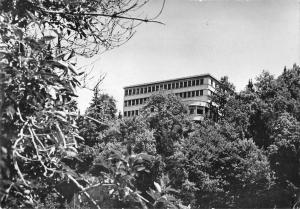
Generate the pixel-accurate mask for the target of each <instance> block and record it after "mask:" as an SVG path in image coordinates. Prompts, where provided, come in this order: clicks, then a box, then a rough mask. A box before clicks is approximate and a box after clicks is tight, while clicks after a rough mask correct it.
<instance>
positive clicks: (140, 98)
mask: <svg viewBox="0 0 300 209" xmlns="http://www.w3.org/2000/svg"><path fill="white" fill-rule="evenodd" d="M216 84H218V80H216V79H215V78H213V77H212V76H211V75H209V74H206V75H200V76H192V77H187V78H178V79H173V80H167V81H161V82H152V83H146V84H141V85H134V86H128V87H125V88H124V102H123V113H124V116H125V117H127V116H128V111H130V112H131V113H130V116H132V111H134V115H136V113H139V112H138V110H140V109H141V108H142V107H143V106H144V104H145V102H147V98H149V97H150V96H151V95H153V94H155V93H158V92H162V91H163V92H164V93H167V94H175V95H177V96H181V99H182V101H183V103H185V104H187V105H189V104H192V103H195V102H198V101H200V102H207V103H208V102H210V96H211V94H212V92H214V91H215V87H216ZM149 90H150V92H149ZM145 92H146V93H145ZM188 95H189V96H190V97H188ZM184 96H185V98H184ZM192 96H193V97H192ZM141 102H142V104H141Z"/></svg>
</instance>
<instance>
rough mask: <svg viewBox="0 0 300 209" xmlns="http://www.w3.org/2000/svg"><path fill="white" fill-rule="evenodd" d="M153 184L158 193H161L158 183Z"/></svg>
mask: <svg viewBox="0 0 300 209" xmlns="http://www.w3.org/2000/svg"><path fill="white" fill-rule="evenodd" d="M153 184H154V186H155V188H156V190H157V191H158V192H159V193H161V187H160V185H159V184H158V183H156V182H153Z"/></svg>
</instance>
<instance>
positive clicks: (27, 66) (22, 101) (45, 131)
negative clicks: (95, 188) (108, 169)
mask: <svg viewBox="0 0 300 209" xmlns="http://www.w3.org/2000/svg"><path fill="white" fill-rule="evenodd" d="M146 2H147V1H131V0H130V1H122V0H121V1H110V0H108V1H65V0H63V1H49V0H42V1H38V0H16V1H10V0H2V1H1V2H0V18H1V23H0V25H1V28H0V37H1V46H0V47H1V51H0V56H1V70H2V71H3V72H4V74H5V78H4V79H2V80H1V81H4V84H3V83H1V86H2V87H3V90H4V91H3V92H4V95H2V96H3V97H2V98H1V123H2V124H1V142H2V143H1V150H2V151H3V152H4V154H3V160H1V168H2V169H1V179H3V190H2V191H1V205H3V206H8V207H9V206H13V207H16V206H19V207H34V206H35V205H37V203H38V202H43V201H45V198H46V197H47V195H49V194H57V190H56V189H55V186H56V185H57V184H58V183H61V182H71V184H73V185H74V186H75V187H76V188H77V189H78V190H80V191H81V192H82V193H83V194H84V195H85V196H86V197H87V198H88V199H89V201H90V202H91V203H92V204H94V205H95V207H98V208H99V206H98V204H97V202H96V201H95V200H94V199H93V198H92V197H91V196H90V195H89V193H87V192H86V191H85V190H84V184H82V182H81V180H79V179H85V176H83V175H81V174H79V173H76V171H74V169H73V168H71V167H70V166H69V165H68V162H70V161H73V160H77V155H78V143H80V142H81V141H82V137H80V136H79V135H78V130H77V127H76V117H77V113H75V112H73V111H74V110H75V109H74V103H73V102H72V101H73V100H74V97H76V95H75V93H74V89H75V88H76V87H78V86H79V85H80V83H79V81H78V76H80V75H81V74H82V72H81V73H79V72H77V71H76V63H74V60H73V59H72V58H73V57H74V56H75V55H84V56H92V55H94V54H95V53H97V52H98V51H101V50H103V49H109V48H113V47H115V46H118V45H120V44H122V43H124V41H126V40H128V39H129V38H130V37H131V36H132V34H133V32H134V27H135V24H136V23H139V22H141V21H142V22H143V21H144V22H153V20H150V19H140V18H135V17H134V15H135V13H134V12H135V11H136V10H137V9H138V8H140V7H141V6H142V5H144V4H145V3H146ZM3 85H4V86H3ZM3 98H4V99H3ZM2 111H3V112H2ZM2 113H3V114H2ZM87 184H88V185H90V184H92V182H88V183H87Z"/></svg>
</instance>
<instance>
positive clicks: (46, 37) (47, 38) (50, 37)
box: [42, 36, 56, 41]
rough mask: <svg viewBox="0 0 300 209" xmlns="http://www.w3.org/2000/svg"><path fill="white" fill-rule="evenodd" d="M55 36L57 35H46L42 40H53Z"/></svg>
mask: <svg viewBox="0 0 300 209" xmlns="http://www.w3.org/2000/svg"><path fill="white" fill-rule="evenodd" d="M55 38H56V37H55V36H44V37H42V40H43V41H51V40H53V39H55Z"/></svg>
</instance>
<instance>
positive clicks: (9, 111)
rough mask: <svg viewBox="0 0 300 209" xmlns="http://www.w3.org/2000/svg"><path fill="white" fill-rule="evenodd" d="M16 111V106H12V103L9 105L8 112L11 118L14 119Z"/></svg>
mask: <svg viewBox="0 0 300 209" xmlns="http://www.w3.org/2000/svg"><path fill="white" fill-rule="evenodd" d="M15 113H16V110H15V108H14V107H13V106H12V105H10V106H8V107H7V108H6V114H7V115H8V116H9V117H10V118H11V119H13V118H14V114H15Z"/></svg>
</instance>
